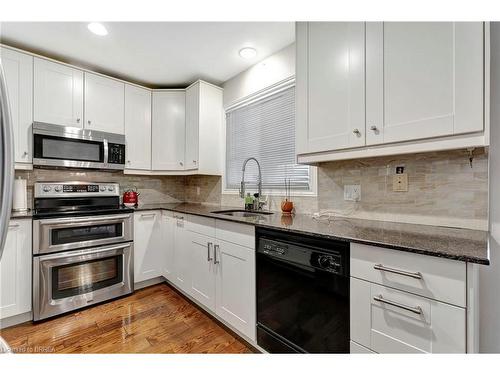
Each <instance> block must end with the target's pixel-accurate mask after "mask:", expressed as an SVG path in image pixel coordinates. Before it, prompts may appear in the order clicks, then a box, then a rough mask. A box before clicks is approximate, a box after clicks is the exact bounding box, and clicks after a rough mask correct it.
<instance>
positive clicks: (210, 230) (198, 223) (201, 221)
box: [186, 215, 215, 237]
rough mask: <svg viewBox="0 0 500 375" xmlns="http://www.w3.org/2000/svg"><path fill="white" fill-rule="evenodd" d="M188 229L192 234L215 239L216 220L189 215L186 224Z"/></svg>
mask: <svg viewBox="0 0 500 375" xmlns="http://www.w3.org/2000/svg"><path fill="white" fill-rule="evenodd" d="M186 229H187V230H189V231H190V232H195V233H199V234H204V235H205V236H209V237H215V219H211V218H209V217H204V216H195V215H189V216H188V220H187V222H186Z"/></svg>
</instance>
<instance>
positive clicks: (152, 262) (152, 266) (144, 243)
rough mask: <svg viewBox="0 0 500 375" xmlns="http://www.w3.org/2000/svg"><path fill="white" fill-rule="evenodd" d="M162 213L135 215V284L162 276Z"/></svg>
mask: <svg viewBox="0 0 500 375" xmlns="http://www.w3.org/2000/svg"><path fill="white" fill-rule="evenodd" d="M162 247H163V246H162V232H161V212H160V211H140V212H135V213H134V282H136V283H138V282H141V281H146V280H150V279H153V278H155V277H158V276H161V275H162V273H163V266H162V265H163V263H164V252H163V248H162Z"/></svg>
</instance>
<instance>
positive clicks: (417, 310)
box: [373, 294, 422, 315]
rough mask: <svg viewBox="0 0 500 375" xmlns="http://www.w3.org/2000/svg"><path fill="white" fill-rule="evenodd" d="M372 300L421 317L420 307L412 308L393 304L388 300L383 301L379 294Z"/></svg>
mask: <svg viewBox="0 0 500 375" xmlns="http://www.w3.org/2000/svg"><path fill="white" fill-rule="evenodd" d="M373 299H374V300H375V301H377V302H380V303H385V304H386V305H391V306H395V307H399V308H400V309H403V310H406V311H410V312H412V313H414V314H417V315H421V314H422V308H421V307H420V306H415V307H412V306H408V305H403V304H402V303H398V302H394V301H391V300H388V299H384V297H382V295H381V294H379V295H378V296H375V297H373Z"/></svg>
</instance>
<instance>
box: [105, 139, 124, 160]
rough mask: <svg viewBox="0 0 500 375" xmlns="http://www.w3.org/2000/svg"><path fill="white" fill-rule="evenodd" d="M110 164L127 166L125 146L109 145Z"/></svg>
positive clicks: (118, 144)
mask: <svg viewBox="0 0 500 375" xmlns="http://www.w3.org/2000/svg"><path fill="white" fill-rule="evenodd" d="M108 164H125V145H124V144H120V143H108Z"/></svg>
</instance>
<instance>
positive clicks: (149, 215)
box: [141, 214, 156, 217]
mask: <svg viewBox="0 0 500 375" xmlns="http://www.w3.org/2000/svg"><path fill="white" fill-rule="evenodd" d="M154 216H156V214H141V217H154Z"/></svg>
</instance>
